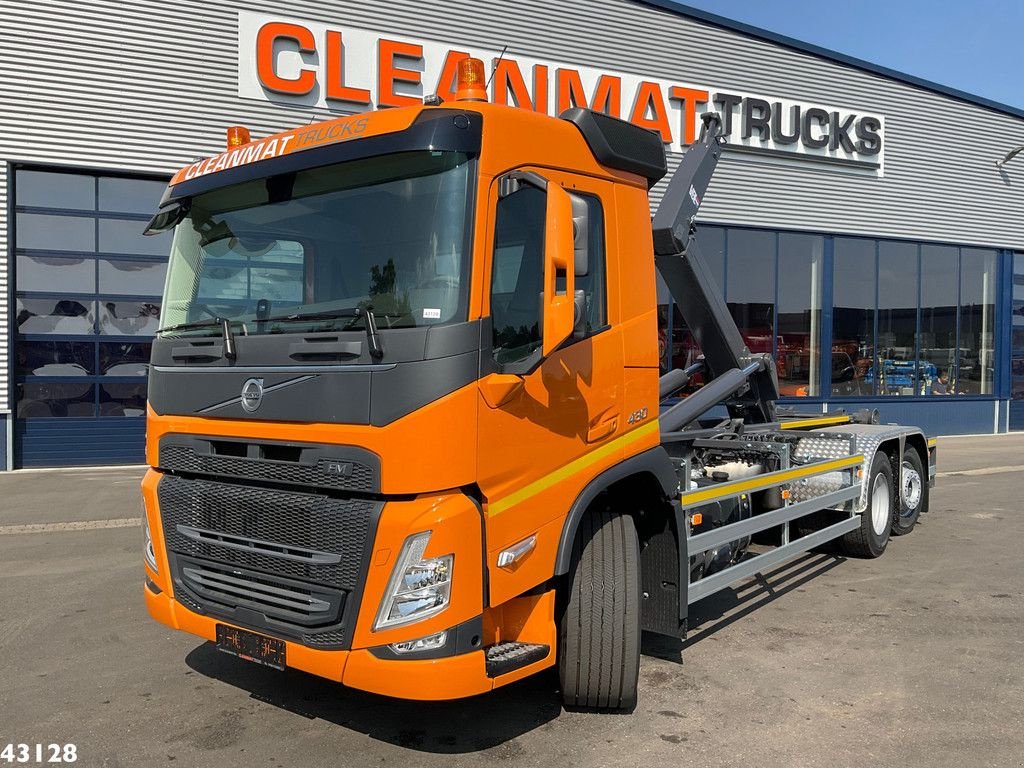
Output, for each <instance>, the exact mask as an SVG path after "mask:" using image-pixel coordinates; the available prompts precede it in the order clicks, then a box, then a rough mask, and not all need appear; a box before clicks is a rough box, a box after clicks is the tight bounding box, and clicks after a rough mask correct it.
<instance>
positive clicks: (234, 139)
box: [228, 125, 252, 149]
mask: <svg viewBox="0 0 1024 768" xmlns="http://www.w3.org/2000/svg"><path fill="white" fill-rule="evenodd" d="M250 141H252V139H251V138H250V137H249V129H248V128H246V127H245V126H244V125H232V126H231V127H229V128H228V149H234V148H235V147H241V146H243V145H245V144H248V143H249V142H250Z"/></svg>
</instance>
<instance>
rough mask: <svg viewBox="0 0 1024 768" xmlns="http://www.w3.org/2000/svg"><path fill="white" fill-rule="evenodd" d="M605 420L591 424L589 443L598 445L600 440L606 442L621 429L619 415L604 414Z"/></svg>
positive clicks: (588, 432) (588, 433)
mask: <svg viewBox="0 0 1024 768" xmlns="http://www.w3.org/2000/svg"><path fill="white" fill-rule="evenodd" d="M602 416H603V417H604V418H602V419H601V421H599V422H597V423H596V424H591V425H590V428H589V429H588V430H587V442H588V443H596V442H597V441H598V440H604V439H605V438H606V437H608V436H609V435H611V434H613V433H614V432H615V430H616V429H618V427H619V414H618V413H612V414H609V415H605V414H602Z"/></svg>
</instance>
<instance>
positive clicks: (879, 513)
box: [871, 472, 892, 536]
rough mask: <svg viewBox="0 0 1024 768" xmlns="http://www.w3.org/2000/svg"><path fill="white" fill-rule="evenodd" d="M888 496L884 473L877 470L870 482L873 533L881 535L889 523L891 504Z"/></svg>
mask: <svg viewBox="0 0 1024 768" xmlns="http://www.w3.org/2000/svg"><path fill="white" fill-rule="evenodd" d="M890 502H891V499H890V496H889V483H888V482H886V479H885V475H883V474H882V473H881V472H879V473H878V474H877V475H875V479H874V482H872V484H871V527H872V528H873V529H874V531H875V534H876V535H878V536H881V535H882V534H884V533H885V532H886V530H887V529H888V528H889V525H890V523H891V519H890V515H891V514H892V504H891V503H890Z"/></svg>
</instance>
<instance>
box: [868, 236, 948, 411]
mask: <svg viewBox="0 0 1024 768" xmlns="http://www.w3.org/2000/svg"><path fill="white" fill-rule="evenodd" d="M917 282H918V267H917V245H916V244H914V243H896V242H891V241H886V240H882V241H879V243H878V357H879V362H878V366H877V368H878V370H877V377H878V382H877V384H878V385H877V391H878V394H880V395H914V394H918V393H919V392H920V391H921V386H922V384H923V382H924V380H925V379H927V378H929V377H930V376H932V377H933V376H934V371H933V370H931V369H932V367H933V366H931V364H930V363H929V364H926V365H927V367H928V371H923V370H922V371H921V374H922V375H920V376H919V375H918V366H917ZM871 373H875V371H874V369H872V371H871Z"/></svg>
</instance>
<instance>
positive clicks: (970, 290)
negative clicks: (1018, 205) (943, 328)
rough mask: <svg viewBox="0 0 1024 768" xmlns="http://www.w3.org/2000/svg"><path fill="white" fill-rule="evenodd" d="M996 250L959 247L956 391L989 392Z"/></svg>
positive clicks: (990, 385) (983, 393)
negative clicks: (958, 328)
mask: <svg viewBox="0 0 1024 768" xmlns="http://www.w3.org/2000/svg"><path fill="white" fill-rule="evenodd" d="M995 295H996V253H995V251H987V250H982V249H980V248H964V249H963V250H961V251H960V347H959V354H958V360H957V381H956V383H955V388H956V391H957V392H958V393H960V394H967V395H990V394H992V380H993V379H994V377H995V356H994V355H993V350H994V348H995V347H994V344H993V337H994V335H995V309H996V306H995Z"/></svg>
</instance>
